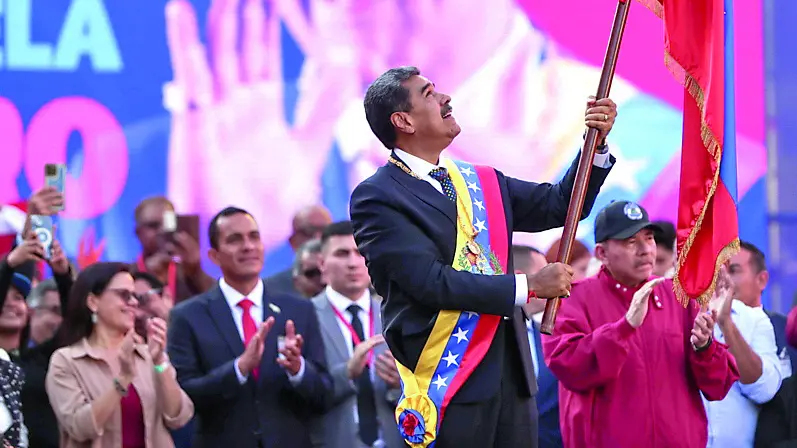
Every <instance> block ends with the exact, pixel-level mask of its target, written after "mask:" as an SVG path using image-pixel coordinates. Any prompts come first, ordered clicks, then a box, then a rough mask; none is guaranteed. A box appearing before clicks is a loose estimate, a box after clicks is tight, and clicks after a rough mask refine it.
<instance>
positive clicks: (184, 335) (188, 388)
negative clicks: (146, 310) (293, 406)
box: [167, 308, 243, 408]
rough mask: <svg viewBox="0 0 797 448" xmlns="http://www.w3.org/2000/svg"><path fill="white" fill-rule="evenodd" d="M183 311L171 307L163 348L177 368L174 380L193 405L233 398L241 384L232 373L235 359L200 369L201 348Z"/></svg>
mask: <svg viewBox="0 0 797 448" xmlns="http://www.w3.org/2000/svg"><path fill="white" fill-rule="evenodd" d="M186 311H187V310H186V309H185V308H182V309H181V308H175V309H174V310H173V311H172V313H171V316H170V318H169V330H168V331H169V335H168V342H167V344H168V348H167V352H168V354H169V361H170V362H171V363H172V365H173V366H174V368H175V370H176V371H177V382H178V383H179V384H180V387H182V389H183V390H184V391H185V393H187V394H188V396H189V397H190V398H191V400H192V401H193V402H194V405H195V406H196V407H197V408H207V407H210V406H214V405H217V404H218V403H220V402H224V401H228V400H232V399H234V398H236V397H237V396H238V394H240V392H241V390H243V386H242V385H241V383H240V382H238V377H237V376H236V374H235V367H234V366H233V363H235V360H231V361H229V362H226V363H224V364H222V365H220V366H218V367H216V368H215V369H213V370H211V371H210V372H208V373H204V372H203V371H202V368H201V367H200V362H199V354H200V352H201V350H202V348H201V347H199V346H198V344H197V339H196V335H195V334H194V328H193V327H192V326H191V324H190V323H189V322H188V319H187V317H186V316H185V315H184V314H185V312H186Z"/></svg>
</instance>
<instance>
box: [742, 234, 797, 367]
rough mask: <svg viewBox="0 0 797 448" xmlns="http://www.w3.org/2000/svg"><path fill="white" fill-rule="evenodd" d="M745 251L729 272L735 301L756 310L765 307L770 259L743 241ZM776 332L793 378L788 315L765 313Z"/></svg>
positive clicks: (796, 354)
mask: <svg viewBox="0 0 797 448" xmlns="http://www.w3.org/2000/svg"><path fill="white" fill-rule="evenodd" d="M741 246H742V250H740V251H739V253H737V254H736V255H734V256H733V258H731V260H730V262H729V263H728V272H729V273H730V275H731V278H732V279H733V287H734V291H733V292H734V298H736V299H738V300H741V301H742V302H744V304H745V305H747V306H749V307H752V308H762V304H761V295H762V294H763V293H764V289H766V287H767V283H768V282H769V272H768V271H767V260H766V257H765V256H764V253H763V252H761V249H759V248H758V247H756V246H755V245H754V244H752V243H749V242H747V241H742V243H741ZM764 311H765V312H766V313H767V316H769V321H770V322H772V328H773V329H774V330H775V343H776V344H777V346H778V359H780V362H781V367H782V369H781V372H783V377H784V378H786V377H789V376H791V375H792V374H793V373H794V372H795V368H796V367H797V350H795V348H794V347H792V346H791V345H789V343H788V341H787V340H786V316H784V315H782V314H780V313H777V312H774V311H770V310H764Z"/></svg>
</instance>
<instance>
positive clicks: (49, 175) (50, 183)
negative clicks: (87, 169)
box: [44, 163, 66, 212]
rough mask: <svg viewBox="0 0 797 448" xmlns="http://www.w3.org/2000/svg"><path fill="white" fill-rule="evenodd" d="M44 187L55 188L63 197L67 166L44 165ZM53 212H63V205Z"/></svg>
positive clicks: (57, 164)
mask: <svg viewBox="0 0 797 448" xmlns="http://www.w3.org/2000/svg"><path fill="white" fill-rule="evenodd" d="M44 185H45V186H47V187H53V188H55V189H56V190H58V192H59V193H61V195H62V196H63V195H64V194H65V187H66V165H64V164H63V163H46V164H44ZM53 210H54V211H57V212H61V211H63V210H64V205H63V204H61V206H60V207H55V208H53Z"/></svg>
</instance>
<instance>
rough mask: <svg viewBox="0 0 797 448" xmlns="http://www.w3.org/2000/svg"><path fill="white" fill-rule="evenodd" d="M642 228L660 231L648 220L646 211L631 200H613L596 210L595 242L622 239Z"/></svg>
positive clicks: (659, 228)
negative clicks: (598, 210) (601, 208)
mask: <svg viewBox="0 0 797 448" xmlns="http://www.w3.org/2000/svg"><path fill="white" fill-rule="evenodd" d="M642 229H651V230H653V231H656V232H661V230H662V229H661V227H659V225H657V224H654V223H652V222H650V219H649V218H648V212H647V211H646V210H645V209H644V208H642V206H641V205H639V204H637V203H636V202H631V201H614V202H612V203H610V204H609V205H607V206H606V207H604V208H603V210H601V211H600V212H598V216H597V217H596V218H595V242H596V243H602V242H604V241H608V240H624V239H626V238H631V237H632V236H634V235H636V234H637V232H639V231H640V230H642Z"/></svg>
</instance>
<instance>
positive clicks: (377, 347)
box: [313, 221, 406, 448]
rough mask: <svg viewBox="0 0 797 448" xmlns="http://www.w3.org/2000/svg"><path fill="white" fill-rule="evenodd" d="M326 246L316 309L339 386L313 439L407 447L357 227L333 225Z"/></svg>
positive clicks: (360, 446) (345, 446)
mask: <svg viewBox="0 0 797 448" xmlns="http://www.w3.org/2000/svg"><path fill="white" fill-rule="evenodd" d="M321 246H322V247H321V263H320V268H321V271H322V273H323V275H324V278H325V280H326V281H327V286H326V289H325V290H324V291H323V292H322V293H321V294H319V295H318V296H316V297H315V298H313V304H314V305H315V309H316V313H317V314H318V320H319V323H320V326H321V335H322V337H323V338H324V345H325V350H326V359H327V363H328V365H329V370H330V373H331V375H332V378H333V382H334V387H333V390H332V392H331V396H330V397H329V402H330V403H331V408H330V410H329V411H328V412H327V413H326V414H325V415H324V416H323V421H322V422H319V428H318V429H317V430H316V433H315V434H314V437H313V439H314V441H315V442H317V446H325V447H327V448H364V447H387V448H400V447H405V446H406V445H405V443H404V440H403V439H402V437H401V435H400V434H399V432H398V427H397V426H396V417H395V409H396V402H397V401H398V398H399V396H400V395H401V391H400V387H401V385H400V382H399V375H398V371H397V370H396V363H395V360H394V359H393V355H391V354H390V351H389V350H388V349H387V346H386V345H385V344H384V339H383V338H382V321H381V318H380V315H379V302H378V301H377V300H376V298H375V297H373V296H371V292H370V290H369V286H370V284H371V278H370V277H369V276H368V270H367V269H366V267H365V259H364V258H363V257H362V255H360V253H359V252H358V251H357V244H356V243H355V242H354V233H353V230H352V226H351V223H350V222H348V221H344V222H337V223H333V224H330V225H329V226H328V227H327V228H326V229H325V230H324V232H323V234H322V237H321ZM321 426H322V427H323V429H321V428H320V427H321Z"/></svg>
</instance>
